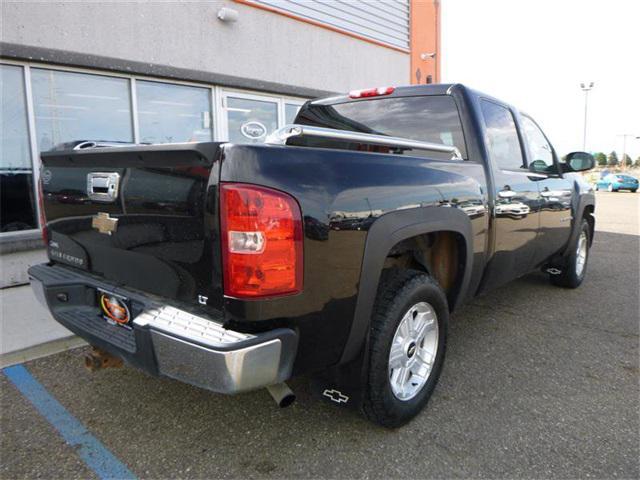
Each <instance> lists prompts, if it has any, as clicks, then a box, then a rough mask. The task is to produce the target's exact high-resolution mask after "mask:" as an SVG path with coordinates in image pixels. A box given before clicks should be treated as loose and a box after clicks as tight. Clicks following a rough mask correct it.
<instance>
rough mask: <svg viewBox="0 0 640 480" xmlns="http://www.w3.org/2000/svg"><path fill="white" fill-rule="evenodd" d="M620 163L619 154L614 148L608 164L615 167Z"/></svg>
mask: <svg viewBox="0 0 640 480" xmlns="http://www.w3.org/2000/svg"><path fill="white" fill-rule="evenodd" d="M618 163H619V162H618V154H617V153H616V151H615V150H614V151H613V152H611V153H610V154H609V157H608V161H607V165H609V166H610V167H615V166H617V165H618Z"/></svg>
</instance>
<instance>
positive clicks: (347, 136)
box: [265, 124, 463, 160]
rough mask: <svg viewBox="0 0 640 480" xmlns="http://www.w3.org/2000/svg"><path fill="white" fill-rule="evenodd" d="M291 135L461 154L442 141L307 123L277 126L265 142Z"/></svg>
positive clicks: (454, 157)
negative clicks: (314, 125) (324, 126)
mask: <svg viewBox="0 0 640 480" xmlns="http://www.w3.org/2000/svg"><path fill="white" fill-rule="evenodd" d="M292 137H318V138H330V139H333V140H344V141H350V142H362V143H368V144H371V145H384V146H387V147H392V148H411V149H415V150H427V151H431V152H440V153H450V154H451V160H462V159H463V158H462V154H461V153H460V150H458V148H456V147H454V146H452V145H445V144H442V143H431V142H421V141H419V140H411V139H409V138H401V137H388V136H386V135H375V134H371V133H360V132H352V131H349V130H335V129H333V128H322V127H312V126H309V125H297V124H290V125H285V126H284V127H282V128H279V129H278V130H276V131H275V132H273V133H272V134H271V135H269V136H268V137H267V138H266V140H265V143H267V144H269V145H286V144H287V140H288V139H290V138H292Z"/></svg>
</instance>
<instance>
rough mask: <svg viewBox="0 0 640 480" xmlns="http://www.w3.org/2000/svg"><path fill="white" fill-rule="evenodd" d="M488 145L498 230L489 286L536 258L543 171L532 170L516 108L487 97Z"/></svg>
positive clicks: (530, 264)
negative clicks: (529, 167) (528, 166)
mask: <svg viewBox="0 0 640 480" xmlns="http://www.w3.org/2000/svg"><path fill="white" fill-rule="evenodd" d="M481 110H482V116H483V119H484V126H485V130H486V135H485V138H486V141H487V149H488V152H489V160H490V162H491V171H492V172H493V188H494V189H495V191H494V192H493V229H492V231H493V235H492V239H491V242H492V247H493V248H492V255H491V257H490V259H489V263H488V265H487V269H486V272H485V277H484V281H483V287H482V289H483V290H486V289H490V288H494V287H497V286H499V285H502V284H504V283H506V282H508V281H509V280H513V279H514V278H517V277H519V276H521V275H524V274H525V273H527V272H529V271H530V270H531V268H532V267H533V265H534V261H535V258H534V256H535V243H536V236H537V234H538V205H539V193H538V184H537V181H538V180H540V179H541V177H542V176H541V175H537V174H533V173H531V172H529V170H528V169H527V166H526V161H525V157H524V154H523V148H522V145H521V142H520V138H519V136H518V131H517V129H516V124H515V120H514V117H513V113H512V112H511V110H510V109H509V108H507V107H506V106H504V105H501V104H498V103H495V102H493V101H489V100H481Z"/></svg>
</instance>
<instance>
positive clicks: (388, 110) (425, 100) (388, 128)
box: [289, 95, 467, 159]
mask: <svg viewBox="0 0 640 480" xmlns="http://www.w3.org/2000/svg"><path fill="white" fill-rule="evenodd" d="M296 123H300V124H303V125H312V126H316V127H325V128H334V129H338V130H349V131H353V132H362V133H371V134H376V135H386V136H391V137H403V138H410V139H412V140H419V141H424V142H432V143H440V144H445V145H451V146H455V147H457V148H458V150H460V152H461V153H462V156H463V158H467V152H466V148H465V142H464V135H463V133H462V125H461V123H460V115H459V114H458V109H457V107H456V104H455V101H454V100H453V98H452V97H450V96H448V95H432V96H419V97H391V98H376V99H372V100H360V101H354V102H344V103H338V104H333V105H317V104H315V105H314V104H307V105H306V106H305V107H304V108H303V109H302V110H301V111H300V113H299V114H298V116H297V117H296ZM289 144H291V145H305V146H314V147H322V148H345V147H346V148H349V149H353V150H373V151H378V152H385V153H386V152H389V151H390V149H389V148H387V147H365V146H363V145H362V144H358V143H346V142H340V141H335V140H330V139H317V138H316V139H313V138H305V137H302V138H296V139H291V140H290V141H289ZM391 150H392V151H393V153H402V152H401V151H398V150H393V149H391ZM410 155H414V156H425V157H429V158H442V159H450V158H451V154H448V153H437V152H430V151H428V152H427V151H420V150H412V151H411V152H410Z"/></svg>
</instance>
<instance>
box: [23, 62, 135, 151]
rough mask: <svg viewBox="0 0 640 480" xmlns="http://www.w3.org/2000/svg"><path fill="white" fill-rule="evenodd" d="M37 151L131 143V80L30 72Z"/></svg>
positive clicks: (46, 71) (52, 72) (32, 70)
mask: <svg viewBox="0 0 640 480" xmlns="http://www.w3.org/2000/svg"><path fill="white" fill-rule="evenodd" d="M31 85H32V89H33V108H34V111H35V121H36V122H35V123H36V133H37V144H38V149H39V150H40V151H41V152H44V151H47V150H51V148H53V147H54V146H56V145H59V144H61V143H65V142H73V141H78V140H102V141H110V142H132V141H133V124H132V118H131V98H130V92H129V80H128V79H126V78H117V77H107V76H102V75H92V74H86V73H75V72H62V71H56V70H45V69H40V68H32V69H31Z"/></svg>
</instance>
